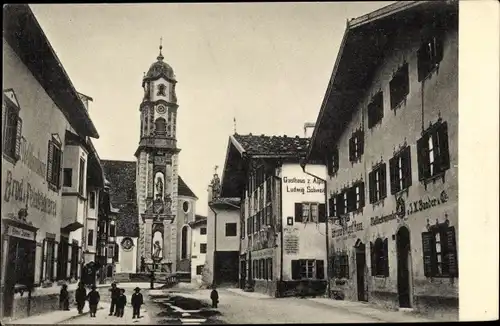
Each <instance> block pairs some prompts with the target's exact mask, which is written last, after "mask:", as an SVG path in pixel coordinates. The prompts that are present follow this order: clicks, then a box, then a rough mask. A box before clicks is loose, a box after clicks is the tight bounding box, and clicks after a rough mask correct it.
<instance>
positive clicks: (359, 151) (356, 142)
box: [349, 130, 365, 162]
mask: <svg viewBox="0 0 500 326" xmlns="http://www.w3.org/2000/svg"><path fill="white" fill-rule="evenodd" d="M364 137H365V133H364V131H363V130H357V131H356V132H354V133H353V134H352V137H351V138H350V139H349V161H350V162H356V161H358V160H359V159H360V158H361V156H362V155H363V152H364V147H365V145H364V143H365V140H364Z"/></svg>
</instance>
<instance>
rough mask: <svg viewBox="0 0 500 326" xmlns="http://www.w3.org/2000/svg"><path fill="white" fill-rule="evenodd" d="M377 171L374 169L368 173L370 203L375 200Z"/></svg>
mask: <svg viewBox="0 0 500 326" xmlns="http://www.w3.org/2000/svg"><path fill="white" fill-rule="evenodd" d="M375 189H376V185H375V172H374V171H372V172H370V173H368V190H369V196H370V197H369V199H370V204H371V203H374V202H375Z"/></svg>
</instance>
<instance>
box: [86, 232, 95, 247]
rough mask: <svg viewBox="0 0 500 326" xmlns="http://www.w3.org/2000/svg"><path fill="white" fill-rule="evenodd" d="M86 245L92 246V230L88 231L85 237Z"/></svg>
mask: <svg viewBox="0 0 500 326" xmlns="http://www.w3.org/2000/svg"><path fill="white" fill-rule="evenodd" d="M87 245H88V246H93V245H94V230H92V229H90V230H89V231H88V235H87Z"/></svg>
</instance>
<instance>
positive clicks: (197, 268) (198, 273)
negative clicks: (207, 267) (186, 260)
mask: <svg viewBox="0 0 500 326" xmlns="http://www.w3.org/2000/svg"><path fill="white" fill-rule="evenodd" d="M203 266H204V265H198V266H196V275H201V274H202V273H203Z"/></svg>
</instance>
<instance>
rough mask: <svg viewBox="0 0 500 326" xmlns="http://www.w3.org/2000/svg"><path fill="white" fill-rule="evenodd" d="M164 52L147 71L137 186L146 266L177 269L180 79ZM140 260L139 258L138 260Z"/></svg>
mask: <svg viewBox="0 0 500 326" xmlns="http://www.w3.org/2000/svg"><path fill="white" fill-rule="evenodd" d="M163 59H164V57H163V54H162V45H161V43H160V54H159V55H158V57H157V61H155V62H154V63H153V64H152V65H151V66H150V68H149V70H148V72H147V73H146V74H145V75H144V77H143V80H142V87H143V89H144V98H143V99H142V103H141V105H140V109H139V110H140V119H141V120H140V128H141V130H140V140H139V147H138V148H137V151H136V152H135V156H136V158H137V165H136V166H137V171H136V190H137V203H138V210H139V216H138V219H139V221H138V222H139V232H140V233H139V246H138V247H139V248H138V253H137V255H138V258H139V259H140V260H142V261H143V262H144V264H145V269H146V271H147V270H149V271H150V270H155V271H156V272H166V273H170V272H174V271H176V266H175V265H176V260H177V259H176V252H177V228H176V223H174V220H175V217H176V216H177V202H178V201H177V189H178V155H179V152H180V149H179V148H177V140H176V122H177V109H178V105H177V97H176V95H175V85H176V83H177V81H176V79H175V75H174V71H173V69H172V67H171V66H170V65H168V64H167V63H166V62H164V61H163ZM139 259H138V261H139Z"/></svg>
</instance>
